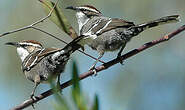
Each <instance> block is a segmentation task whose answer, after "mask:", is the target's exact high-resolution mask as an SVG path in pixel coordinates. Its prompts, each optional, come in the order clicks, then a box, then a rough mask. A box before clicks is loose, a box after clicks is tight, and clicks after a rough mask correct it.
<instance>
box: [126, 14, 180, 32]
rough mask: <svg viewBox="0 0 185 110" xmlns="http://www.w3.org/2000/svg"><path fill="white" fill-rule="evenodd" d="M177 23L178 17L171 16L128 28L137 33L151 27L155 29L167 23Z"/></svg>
mask: <svg viewBox="0 0 185 110" xmlns="http://www.w3.org/2000/svg"><path fill="white" fill-rule="evenodd" d="M178 21H180V17H179V15H171V16H165V17H162V18H159V19H156V20H153V21H149V22H146V23H142V24H138V25H135V26H132V27H130V28H131V29H137V30H138V31H139V32H142V31H144V30H146V29H148V28H152V27H156V26H159V25H163V24H168V23H176V22H178Z"/></svg>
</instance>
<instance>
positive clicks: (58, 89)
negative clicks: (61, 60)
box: [57, 74, 62, 92]
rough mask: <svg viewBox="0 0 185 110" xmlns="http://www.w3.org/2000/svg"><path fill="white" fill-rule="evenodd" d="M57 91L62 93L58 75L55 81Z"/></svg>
mask: <svg viewBox="0 0 185 110" xmlns="http://www.w3.org/2000/svg"><path fill="white" fill-rule="evenodd" d="M57 91H60V92H62V89H61V87H60V74H59V75H58V79H57Z"/></svg>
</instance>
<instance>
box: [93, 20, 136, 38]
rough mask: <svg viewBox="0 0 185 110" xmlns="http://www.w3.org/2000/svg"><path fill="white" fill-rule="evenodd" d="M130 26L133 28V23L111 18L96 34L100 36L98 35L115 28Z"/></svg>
mask: <svg viewBox="0 0 185 110" xmlns="http://www.w3.org/2000/svg"><path fill="white" fill-rule="evenodd" d="M131 26H134V23H133V22H129V21H126V20H123V19H119V18H112V19H110V20H109V21H107V24H106V25H105V27H103V28H102V29H101V30H99V31H98V33H96V34H99V35H100V34H103V33H104V32H107V31H109V30H112V29H115V28H128V27H131Z"/></svg>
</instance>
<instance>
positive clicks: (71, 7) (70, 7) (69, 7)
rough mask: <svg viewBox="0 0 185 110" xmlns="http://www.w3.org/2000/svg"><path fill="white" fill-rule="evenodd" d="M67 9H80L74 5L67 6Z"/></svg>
mask: <svg viewBox="0 0 185 110" xmlns="http://www.w3.org/2000/svg"><path fill="white" fill-rule="evenodd" d="M66 9H70V10H78V8H76V7H73V6H68V7H66Z"/></svg>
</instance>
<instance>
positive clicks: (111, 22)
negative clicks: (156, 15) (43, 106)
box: [81, 18, 134, 36]
mask: <svg viewBox="0 0 185 110" xmlns="http://www.w3.org/2000/svg"><path fill="white" fill-rule="evenodd" d="M89 24H90V25H89ZM131 26H134V23H133V22H129V21H126V20H123V19H119V18H98V19H96V20H92V21H89V22H88V23H87V25H84V26H83V28H82V30H81V33H82V34H83V35H85V36H87V35H101V34H103V33H104V32H107V31H109V30H112V29H115V28H128V27H131Z"/></svg>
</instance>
